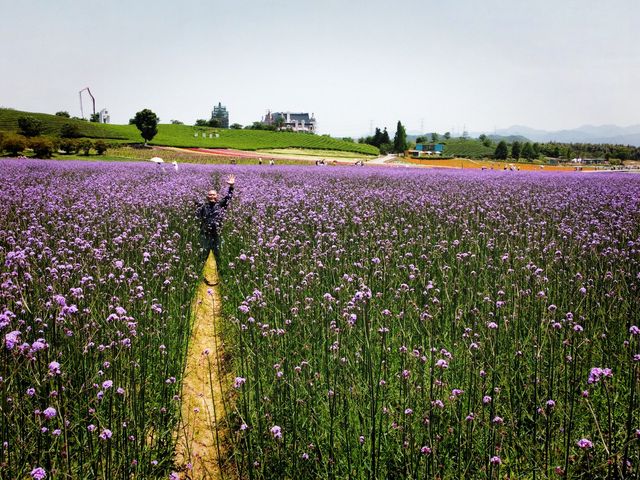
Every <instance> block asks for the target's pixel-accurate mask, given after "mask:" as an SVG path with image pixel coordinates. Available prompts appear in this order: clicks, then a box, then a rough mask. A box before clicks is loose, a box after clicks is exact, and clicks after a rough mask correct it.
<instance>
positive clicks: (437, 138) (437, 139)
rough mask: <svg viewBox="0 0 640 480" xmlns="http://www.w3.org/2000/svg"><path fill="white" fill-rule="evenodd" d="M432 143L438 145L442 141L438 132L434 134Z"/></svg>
mask: <svg viewBox="0 0 640 480" xmlns="http://www.w3.org/2000/svg"><path fill="white" fill-rule="evenodd" d="M431 141H432V142H433V143H438V142H439V141H440V135H438V134H437V133H436V132H433V133H432V134H431Z"/></svg>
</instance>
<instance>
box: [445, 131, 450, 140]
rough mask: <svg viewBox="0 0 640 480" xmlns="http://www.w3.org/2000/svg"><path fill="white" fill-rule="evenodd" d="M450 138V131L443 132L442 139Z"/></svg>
mask: <svg viewBox="0 0 640 480" xmlns="http://www.w3.org/2000/svg"><path fill="white" fill-rule="evenodd" d="M450 138H451V133H450V132H444V139H445V140H449V139H450Z"/></svg>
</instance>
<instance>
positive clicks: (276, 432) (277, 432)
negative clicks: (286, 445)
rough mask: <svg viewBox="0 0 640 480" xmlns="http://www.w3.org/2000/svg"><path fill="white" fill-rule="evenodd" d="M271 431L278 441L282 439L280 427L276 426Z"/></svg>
mask: <svg viewBox="0 0 640 480" xmlns="http://www.w3.org/2000/svg"><path fill="white" fill-rule="evenodd" d="M269 431H270V432H271V435H273V438H275V439H276V440H280V439H281V438H282V429H281V428H280V427H279V426H278V425H274V426H273V427H271V429H270V430H269Z"/></svg>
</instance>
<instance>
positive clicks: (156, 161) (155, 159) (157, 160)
mask: <svg viewBox="0 0 640 480" xmlns="http://www.w3.org/2000/svg"><path fill="white" fill-rule="evenodd" d="M149 161H150V162H153V163H164V160H163V159H161V158H160V157H153V158H152V159H150V160H149Z"/></svg>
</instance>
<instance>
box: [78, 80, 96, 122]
mask: <svg viewBox="0 0 640 480" xmlns="http://www.w3.org/2000/svg"><path fill="white" fill-rule="evenodd" d="M85 90H86V91H87V93H88V94H89V96H90V97H91V101H92V102H93V114H94V115H95V114H96V99H95V98H94V97H93V95H91V90H89V87H85V88H83V89H82V90H80V91H79V92H78V95H80V115H81V116H82V118H84V111H83V110H82V92H84V91H85Z"/></svg>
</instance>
